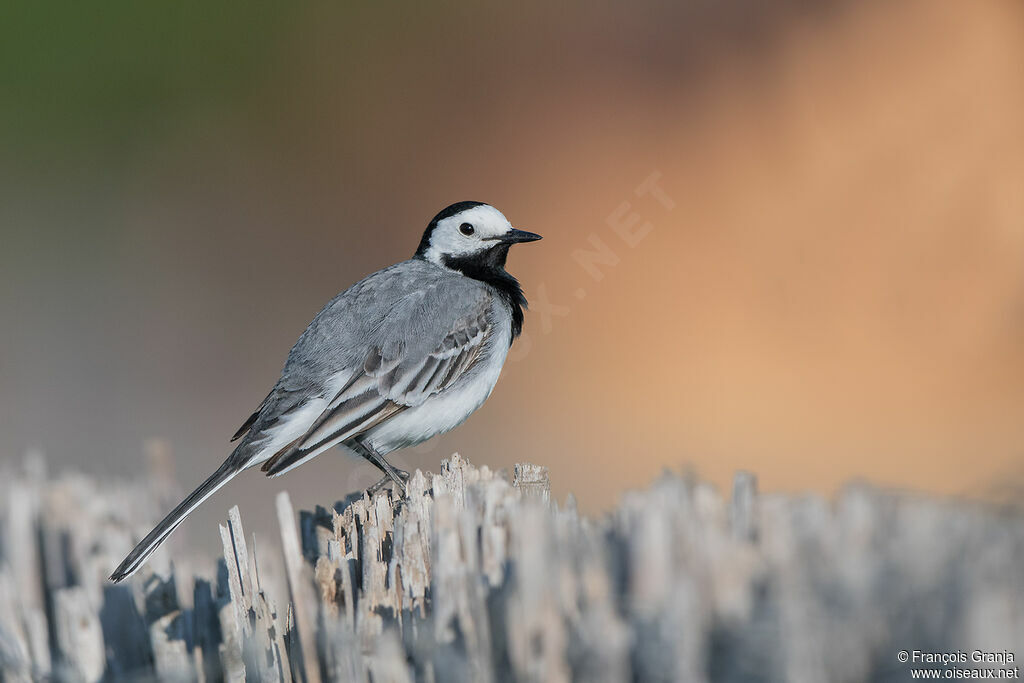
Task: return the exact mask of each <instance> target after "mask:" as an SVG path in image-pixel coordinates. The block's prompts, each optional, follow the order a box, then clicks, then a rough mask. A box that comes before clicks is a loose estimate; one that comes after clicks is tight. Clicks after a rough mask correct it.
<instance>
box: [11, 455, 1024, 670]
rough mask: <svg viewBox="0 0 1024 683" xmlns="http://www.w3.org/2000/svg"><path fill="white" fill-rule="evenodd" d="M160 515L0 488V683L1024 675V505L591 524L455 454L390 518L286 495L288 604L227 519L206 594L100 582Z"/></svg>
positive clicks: (378, 507) (688, 487)
mask: <svg viewBox="0 0 1024 683" xmlns="http://www.w3.org/2000/svg"><path fill="white" fill-rule="evenodd" d="M153 496H154V493H153V491H152V490H151V489H150V488H149V487H146V486H138V485H134V486H133V485H130V484H128V483H120V484H118V483H113V484H104V485H100V484H99V483H97V482H95V481H93V480H90V479H88V478H85V477H81V476H77V475H70V474H65V475H61V476H59V477H56V478H52V479H51V478H49V477H47V476H46V474H45V471H44V469H43V468H41V467H39V465H38V463H36V464H33V465H31V466H30V467H29V468H28V471H27V472H23V471H15V470H14V468H11V467H8V468H6V469H5V470H4V471H3V472H0V681H8V680H9V681H28V680H39V679H44V678H50V679H55V680H66V681H98V680H102V679H106V680H121V679H128V680H152V679H159V680H183V681H184V680H199V681H216V680H231V681H242V680H260V681H292V680H295V681H303V682H313V683H316V682H319V681H371V680H372V681H374V682H375V683H378V682H380V681H435V682H439V683H440V682H448V681H569V680H581V681H624V680H652V681H661V680H664V681H749V680H758V681H814V682H818V681H887V680H893V681H896V680H899V681H903V680H907V679H908V666H909V665H906V664H902V663H900V662H898V661H897V652H898V651H899V650H913V649H921V650H926V651H938V652H942V651H956V650H957V649H961V650H965V651H971V650H973V649H976V648H982V649H985V650H992V651H995V650H1004V649H1005V650H1008V651H1010V652H1013V653H1016V656H1017V657H1024V571H1022V570H1021V567H1024V514H1022V513H1021V511H1020V510H1019V509H1017V508H999V507H995V506H986V505H981V504H972V503H967V502H962V501H961V502H956V501H948V500H943V499H936V498H930V497H925V496H920V495H913V494H906V493H903V494H900V493H892V492H886V491H882V490H879V489H875V488H871V487H867V486H851V487H848V488H847V489H845V490H844V491H843V492H842V493H841V494H840V495H839V496H838V497H837V500H836V501H835V502H834V503H829V502H826V501H825V500H823V499H822V498H820V497H817V496H781V495H760V494H759V493H758V492H757V485H756V479H755V478H754V477H753V476H752V475H750V474H746V473H741V474H740V475H737V478H736V481H735V484H734V487H733V493H732V499H731V502H726V501H724V500H723V499H722V498H721V496H720V495H719V494H718V493H717V492H716V491H715V490H714V489H713V488H712V487H710V486H708V485H706V484H703V483H700V482H698V481H695V480H692V479H689V478H684V477H678V476H674V475H671V474H666V475H665V476H663V477H662V478H660V479H659V480H658V481H656V482H655V483H654V484H653V485H652V486H651V487H650V488H649V489H648V490H646V491H636V492H631V493H628V494H626V495H625V496H623V498H622V500H621V502H620V503H619V505H618V506H617V507H616V508H615V509H614V510H613V511H611V512H610V513H608V514H606V515H604V516H602V517H599V518H588V517H585V516H581V515H579V514H578V513H577V511H576V509H575V506H574V505H572V504H571V503H570V504H567V505H564V506H558V505H555V504H554V503H552V502H551V501H550V486H549V483H548V478H547V471H546V469H545V468H542V467H538V466H536V465H529V464H521V465H517V466H516V467H515V470H514V473H513V476H512V478H511V481H510V479H509V477H508V475H507V474H505V473H503V472H494V471H492V470H490V469H489V468H487V467H480V468H476V467H473V466H471V465H470V464H469V463H468V462H466V461H465V460H464V459H462V458H461V457H459V456H458V455H455V456H453V457H452V458H451V459H449V460H446V461H444V462H443V463H442V467H441V471H440V473H438V474H430V473H423V472H419V471H417V472H416V473H415V474H414V475H413V477H412V478H411V479H410V481H409V485H408V496H407V497H406V498H405V499H403V500H396V499H394V498H393V497H392V494H391V493H389V492H386V491H385V492H381V493H379V494H377V495H376V496H375V497H373V498H369V497H367V496H362V497H358V496H353V497H350V498H349V499H347V500H346V501H345V502H342V503H338V504H336V505H335V506H334V507H333V508H331V509H324V508H318V509H317V510H315V511H313V512H301V513H300V514H299V515H298V516H297V517H296V515H295V512H294V511H293V509H292V505H291V502H290V500H289V498H288V495H287V493H282V494H280V495H279V497H278V500H277V512H278V518H279V522H280V530H281V543H280V548H281V550H280V552H283V559H284V562H283V567H284V575H283V577H275V578H278V579H280V580H281V581H280V585H282V586H286V587H287V590H286V591H285V590H280V591H278V594H274V595H271V594H270V591H269V588H268V586H270V585H272V584H271V583H268V581H267V580H266V579H267V577H264V576H261V572H263V571H264V567H263V566H262V564H261V563H258V562H257V558H256V556H255V554H254V552H253V549H254V548H255V544H254V539H253V538H252V537H250V539H248V541H247V539H246V536H245V533H244V531H243V528H242V522H241V519H240V516H239V514H238V510H237V508H233V509H232V510H231V511H230V513H229V515H228V521H227V524H226V525H224V526H222V527H221V539H222V541H223V547H224V554H223V559H222V561H221V563H220V565H219V571H218V575H217V576H216V577H215V578H214V579H213V580H212V581H211V580H210V579H204V578H195V577H192V576H189V575H188V574H187V565H186V564H185V563H184V562H182V561H178V562H177V563H176V566H177V568H178V571H177V575H176V576H174V575H164V576H161V575H159V574H158V573H155V572H154V571H152V570H149V569H146V570H144V571H143V572H142V576H141V578H138V579H133V580H132V581H131V582H129V583H128V584H125V585H116V586H115V585H111V584H109V583H107V582H106V580H105V577H106V575H107V574H108V573H109V571H110V569H111V568H112V567H113V566H115V564H116V563H117V561H118V560H119V559H120V557H121V556H122V555H123V554H124V553H125V552H126V551H127V550H128V549H129V548H130V547H131V545H132V543H133V542H134V541H135V540H136V537H137V536H138V535H139V534H141V533H144V532H145V531H146V529H147V525H146V522H147V520H148V519H155V518H156V517H157V516H158V514H159V512H160V510H158V509H156V508H157V507H158V506H157V505H155V504H154V502H153V500H154V499H153ZM115 501H116V504H115ZM266 546H267V544H264V545H263V546H261V547H266ZM266 552H269V551H265V550H261V553H262V555H261V557H262V556H265V553H266Z"/></svg>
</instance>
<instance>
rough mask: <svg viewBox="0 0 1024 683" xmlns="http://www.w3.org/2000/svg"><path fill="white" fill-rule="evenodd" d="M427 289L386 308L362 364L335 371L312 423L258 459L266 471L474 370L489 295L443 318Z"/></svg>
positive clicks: (309, 454)
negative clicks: (262, 459)
mask: <svg viewBox="0 0 1024 683" xmlns="http://www.w3.org/2000/svg"><path fill="white" fill-rule="evenodd" d="M430 294H431V293H430V292H426V293H425V292H422V291H421V292H415V293H414V294H412V295H410V296H408V297H405V298H404V299H403V300H402V301H400V302H398V304H396V305H395V306H394V307H393V308H392V309H391V310H390V311H389V313H388V315H387V316H385V317H384V319H383V320H382V321H381V324H380V325H379V327H378V329H377V331H376V332H377V334H376V335H375V337H376V339H375V343H373V344H371V345H370V348H369V350H368V352H367V353H366V354H365V356H364V357H363V359H362V363H361V364H358V365H356V367H353V368H349V369H346V370H344V371H342V372H341V373H338V375H337V377H338V379H336V380H335V381H334V382H332V384H334V385H340V388H339V389H338V390H337V391H334V392H332V393H331V395H330V398H329V400H328V401H327V402H326V407H325V408H324V409H323V411H322V412H321V413H320V414H319V415H318V416H317V417H316V419H314V420H313V421H312V424H311V425H310V426H309V428H308V429H306V430H305V431H304V432H303V433H302V434H301V435H300V436H299V437H298V438H296V439H294V440H293V441H291V442H290V443H288V444H287V445H286V446H285V447H284V448H282V449H281V450H279V451H278V452H277V453H276V454H275V455H273V456H272V457H270V458H269V459H267V460H266V461H265V462H264V463H263V467H262V469H263V471H264V472H266V473H267V475H268V476H277V475H279V474H284V473H285V472H287V471H289V470H291V469H294V468H295V467H298V466H299V465H301V464H302V463H304V462H306V461H308V460H310V459H312V458H314V457H316V456H317V455H319V454H320V453H323V452H324V451H326V450H328V449H330V448H331V447H333V446H335V445H337V444H339V443H341V442H343V441H346V440H348V439H351V438H353V437H355V436H358V435H360V434H362V433H364V432H366V431H367V430H369V429H371V428H373V427H374V426H376V425H378V424H380V423H381V422H383V421H384V420H387V419H388V418H390V417H392V416H393V415H395V414H397V413H399V412H401V411H402V410H406V409H408V408H411V407H414V406H418V405H420V404H422V403H423V402H424V401H426V400H427V399H428V398H430V397H431V396H433V395H434V394H437V393H439V392H441V391H444V390H445V389H447V388H449V387H451V386H452V385H454V384H455V383H456V382H458V380H459V379H460V378H461V377H463V376H465V375H466V373H467V372H469V371H470V370H471V369H472V367H473V366H474V364H475V363H476V362H477V361H478V360H479V358H480V356H481V352H482V350H483V349H484V348H485V346H486V344H487V342H488V340H489V338H490V336H491V334H492V331H493V330H492V328H493V326H492V325H491V323H490V321H489V318H488V311H489V307H490V298H489V297H487V296H477V297H475V298H474V299H471V300H469V301H468V302H467V301H465V300H463V301H460V302H459V304H460V305H459V308H460V309H462V310H459V311H457V315H454V316H453V315H452V311H451V310H450V309H449V310H447V311H446V310H444V309H441V312H442V314H444V313H447V316H443V315H442V316H441V318H438V317H437V316H433V315H431V311H437V310H438V309H437V308H435V307H434V305H435V304H436V303H438V302H436V301H432V300H431V296H430ZM444 317H447V318H448V320H447V321H444V320H443V318H444ZM452 318H454V319H452Z"/></svg>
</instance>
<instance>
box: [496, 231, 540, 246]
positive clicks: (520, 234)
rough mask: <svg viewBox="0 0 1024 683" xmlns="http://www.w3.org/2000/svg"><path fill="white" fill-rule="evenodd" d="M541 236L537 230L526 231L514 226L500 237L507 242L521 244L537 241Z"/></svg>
mask: <svg viewBox="0 0 1024 683" xmlns="http://www.w3.org/2000/svg"><path fill="white" fill-rule="evenodd" d="M540 238H541V237H540V235H538V234H537V233H535V232H526V231H525V230H516V229H515V228H512V229H511V230H509V231H508V232H507V233H505V234H504V235H502V236H501V237H499V238H498V239H499V240H501V241H502V242H505V243H507V244H519V243H520V242H536V241H537V240H539V239H540Z"/></svg>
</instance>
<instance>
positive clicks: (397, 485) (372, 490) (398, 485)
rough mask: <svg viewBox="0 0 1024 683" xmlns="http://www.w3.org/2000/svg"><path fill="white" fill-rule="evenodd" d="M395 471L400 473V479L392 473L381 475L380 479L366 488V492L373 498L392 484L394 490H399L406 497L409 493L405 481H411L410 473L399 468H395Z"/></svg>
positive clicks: (397, 473)
mask: <svg viewBox="0 0 1024 683" xmlns="http://www.w3.org/2000/svg"><path fill="white" fill-rule="evenodd" d="M394 473H395V474H396V475H398V479H395V478H394V477H392V476H391V475H390V474H385V475H384V476H383V477H381V479H380V481H378V482H377V483H376V484H374V485H373V486H371V487H369V488H368V489H366V494H367V495H368V496H370V497H371V498H373V496H374V495H375V494H376V493H377V492H378V491H380V490H381V489H382V488H384V487H385V486H387V485H389V484H390V485H391V486H392V488H393V489H394V490H397V491H398V493H399V494H400V495H401V496H402V498H405V496H406V493H407V489H406V486H405V482H407V481H409V476H410V475H409V473H408V472H406V471H405V470H398V469H396V470H394Z"/></svg>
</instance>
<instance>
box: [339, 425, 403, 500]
mask: <svg viewBox="0 0 1024 683" xmlns="http://www.w3.org/2000/svg"><path fill="white" fill-rule="evenodd" d="M353 443H354V444H355V446H356V448H355V450H356V451H357V452H358V453H359V455H361V456H363V457H364V458H366V459H367V460H369V461H370V462H372V463H373V464H374V466H376V467H377V469H379V470H380V471H381V472H383V473H384V477H383V478H382V479H381V480H380V481H378V482H377V483H376V484H374V485H373V486H371V487H370V488H368V489H367V491H368V492H369V493H370V495H373V494H374V493H376V492H377V491H379V490H380V489H381V487H382V486H384V485H385V484H387V483H388V482H389V481H393V482H394V483H395V486H396V487H398V490H399V491H401V493H402V496H403V497H404V496H405V493H406V491H405V482H406V480H408V479H409V473H408V472H406V471H405V470H399V469H396V468H394V467H392V466H391V463H389V462H388V461H387V460H385V459H384V456H383V455H381V454H380V453H378V452H377V451H376V450H374V449H373V447H372V446H369V445H368V444H366V443H364V442H362V441H360V440H359V439H355V440H354V441H353Z"/></svg>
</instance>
